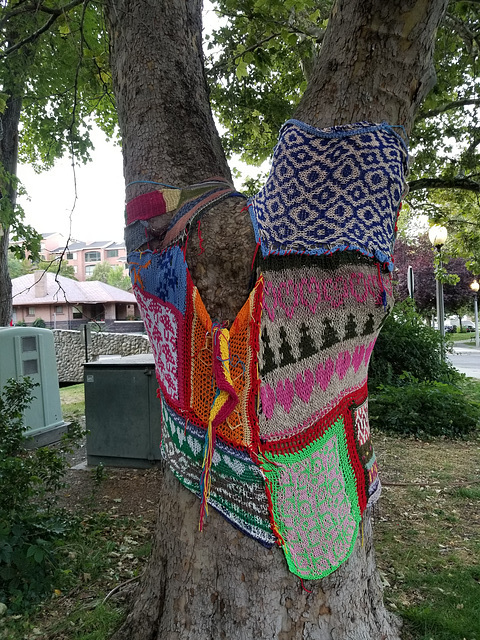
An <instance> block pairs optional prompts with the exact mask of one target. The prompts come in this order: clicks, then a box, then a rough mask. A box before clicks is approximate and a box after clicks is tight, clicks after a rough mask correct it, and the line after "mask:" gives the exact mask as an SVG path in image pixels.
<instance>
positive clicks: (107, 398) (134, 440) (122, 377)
mask: <svg viewBox="0 0 480 640" xmlns="http://www.w3.org/2000/svg"><path fill="white" fill-rule="evenodd" d="M84 371H85V373H84V379H85V420H86V427H87V463H88V464H89V465H98V464H100V463H102V464H104V465H106V466H114V467H137V468H145V467H150V466H152V465H154V464H156V463H158V461H159V460H160V459H161V456H160V441H161V437H162V427H161V424H162V420H161V405H160V400H159V399H158V398H157V388H158V384H157V379H156V377H155V365H154V361H153V356H152V355H151V354H141V355H136V356H126V357H123V358H122V357H114V358H105V359H102V360H99V361H97V362H89V363H87V364H85V365H84Z"/></svg>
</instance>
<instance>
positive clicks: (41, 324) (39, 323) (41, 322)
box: [32, 318, 47, 329]
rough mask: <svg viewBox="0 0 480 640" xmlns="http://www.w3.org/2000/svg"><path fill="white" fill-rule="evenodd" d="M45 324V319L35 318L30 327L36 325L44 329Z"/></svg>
mask: <svg viewBox="0 0 480 640" xmlns="http://www.w3.org/2000/svg"><path fill="white" fill-rule="evenodd" d="M46 326H47V325H46V324H45V320H44V319H43V318H35V320H34V321H33V322H32V327H37V328H38V329H45V327H46Z"/></svg>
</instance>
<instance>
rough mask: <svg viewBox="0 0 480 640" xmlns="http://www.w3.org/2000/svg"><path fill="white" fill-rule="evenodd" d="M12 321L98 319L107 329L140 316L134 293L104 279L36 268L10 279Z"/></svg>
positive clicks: (64, 323)
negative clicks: (82, 279) (83, 278)
mask: <svg viewBox="0 0 480 640" xmlns="http://www.w3.org/2000/svg"><path fill="white" fill-rule="evenodd" d="M12 288H13V291H12V294H13V322H14V323H17V322H22V323H23V322H25V323H26V324H27V325H31V324H33V323H34V321H35V320H36V319H37V318H41V319H42V320H43V321H44V322H45V324H46V326H47V327H49V328H57V329H75V328H78V327H79V325H82V324H85V322H92V321H94V322H98V323H102V325H103V326H104V327H105V329H107V330H118V329H119V327H115V324H116V323H118V322H119V321H120V322H125V321H130V320H138V319H139V318H140V313H139V309H138V307H137V304H136V300H135V296H134V295H133V294H132V293H130V292H128V291H123V290H122V289H117V287H112V286H111V285H109V284H105V283H104V282H97V281H91V282H77V281H76V280H72V279H70V278H64V277H63V276H57V275H56V274H55V273H52V272H50V271H41V270H39V271H35V272H34V273H29V274H27V275H24V276H20V277H19V278H14V279H13V280H12Z"/></svg>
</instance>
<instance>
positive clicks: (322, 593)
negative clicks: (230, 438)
mask: <svg viewBox="0 0 480 640" xmlns="http://www.w3.org/2000/svg"><path fill="white" fill-rule="evenodd" d="M446 4H447V0H396V1H395V2H393V1H392V2H389V3H385V2H384V0H370V1H369V2H364V0H356V1H352V0H348V1H347V0H340V1H338V2H337V3H336V5H335V7H334V9H333V11H332V18H331V20H330V22H329V26H328V29H327V33H326V35H325V40H324V45H323V47H322V51H321V56H320V58H319V60H318V63H317V65H316V68H315V69H314V72H313V75H312V78H311V80H310V83H309V87H308V89H307V92H306V94H305V96H304V98H303V99H302V102H301V104H300V106H299V109H298V111H297V113H296V114H295V115H296V117H297V118H299V119H302V120H303V121H305V122H306V123H308V124H311V125H313V126H317V127H318V126H330V125H333V124H339V123H348V122H357V121H360V120H373V121H376V122H381V121H383V120H388V121H389V122H390V123H391V124H393V125H396V124H402V125H403V126H404V127H405V129H406V130H407V131H409V130H410V128H411V125H412V121H413V115H414V112H415V109H416V107H417V106H418V104H419V102H420V101H421V100H422V99H423V97H424V96H425V94H426V92H427V91H428V89H429V88H430V87H431V85H432V79H433V77H434V74H433V70H432V51H433V41H434V34H435V29H436V27H437V25H438V22H439V20H440V19H441V16H442V14H443V11H444V9H445V7H446ZM107 18H108V21H109V24H110V34H111V52H112V68H113V74H114V85H115V92H116V97H117V107H118V111H119V120H120V124H121V129H122V137H123V140H124V147H123V151H124V173H125V179H126V183H127V200H130V199H131V198H132V197H134V196H136V195H138V194H140V193H142V192H146V191H150V190H151V185H142V184H134V185H131V186H128V185H129V184H130V183H131V182H136V181H138V180H152V181H156V182H162V183H167V184H173V185H187V184H192V183H194V182H196V181H198V180H201V179H205V178H208V177H212V176H215V175H223V176H224V177H226V178H229V177H230V174H229V172H228V169H227V166H226V162H225V158H224V155H223V151H222V149H221V146H220V143H219V138H218V135H217V133H216V131H215V128H214V125H213V120H212V118H211V114H210V110H209V106H208V96H207V91H206V87H205V80H204V74H203V69H202V52H201V42H200V34H201V22H200V2H199V1H198V0H194V1H192V2H182V0H171V1H170V2H168V3H167V2H164V1H161V2H158V1H156V0H150V1H149V0H116V1H113V0H112V1H111V2H110V3H108V6H107ZM243 206H244V201H240V202H239V201H238V200H237V199H235V198H232V199H231V200H229V201H228V205H223V204H220V205H217V206H216V207H214V208H213V209H212V210H211V212H209V213H208V214H207V215H206V216H205V217H204V218H202V233H203V234H204V235H205V236H206V237H207V236H208V238H209V243H208V244H209V246H208V247H206V251H205V252H204V253H201V252H200V251H199V250H198V249H199V239H198V238H196V237H195V234H192V238H191V239H190V240H189V248H188V252H187V258H188V261H189V266H191V271H192V276H193V279H194V281H195V284H197V286H198V288H199V290H200V293H201V296H202V299H203V300H204V302H205V304H206V306H207V310H208V312H209V313H210V315H211V316H212V317H216V318H218V319H220V320H226V321H231V320H232V319H233V318H234V317H235V315H236V313H237V311H238V310H239V309H240V307H241V306H242V304H243V303H244V301H245V300H246V298H247V296H248V292H249V276H250V265H251V261H252V256H253V252H254V249H255V240H254V236H253V233H252V231H251V224H250V222H249V220H248V218H247V214H246V212H242V211H241V209H242V208H243ZM162 218H165V220H162V221H161V222H160V224H162V225H164V224H165V222H168V220H167V218H168V216H167V215H165V216H162ZM210 240H211V242H210ZM199 254H201V255H199ZM192 263H193V266H192ZM227 301H228V304H226V303H227ZM198 512H199V503H198V499H197V498H196V497H195V496H194V495H192V494H191V493H189V492H188V491H187V490H186V489H184V488H183V487H182V486H181V485H180V483H179V482H178V481H177V480H175V479H174V477H173V476H172V474H171V472H170V471H168V470H167V471H165V481H164V483H163V486H162V489H161V495H160V513H159V519H158V524H157V530H156V536H155V545H154V551H153V555H152V558H151V561H150V563H149V566H148V568H147V571H146V574H145V577H144V579H143V581H142V584H141V586H140V589H139V595H138V599H137V601H136V603H135V606H134V608H133V610H132V612H131V614H130V615H129V617H128V619H127V621H126V623H125V624H124V625H123V627H122V628H121V629H120V631H119V632H118V633H117V634H116V635H115V640H127V639H128V640H157V639H158V640H160V639H162V640H166V639H173V638H175V639H176V640H183V639H185V640H187V639H188V640H189V639H191V638H192V639H193V638H195V639H196V640H203V639H205V640H206V639H207V638H239V639H240V638H241V639H245V640H247V639H248V640H250V639H251V638H279V639H281V640H290V639H291V640H300V638H302V639H307V638H308V639H316V640H320V639H322V640H344V639H347V638H348V639H350V640H363V639H365V640H366V639H369V640H370V639H371V638H375V639H380V638H384V639H386V638H388V639H392V640H394V639H396V638H398V623H397V621H396V620H395V619H394V618H393V617H392V616H391V615H390V614H389V613H388V612H387V611H386V610H385V608H384V606H383V602H382V588H381V584H380V580H379V577H378V574H377V571H376V568H375V559H374V551H373V545H372V528H371V519H370V515H369V514H368V512H366V515H365V516H364V519H363V527H362V534H361V535H359V537H358V540H357V543H356V546H355V548H354V551H353V553H352V555H351V557H350V559H349V560H348V561H347V562H345V563H344V564H343V565H342V566H341V568H340V569H338V570H337V571H336V572H334V573H333V574H332V575H330V576H329V577H327V578H324V579H323V580H321V581H314V582H311V581H309V582H308V586H307V588H308V589H309V590H310V592H307V591H306V590H303V589H302V585H301V583H300V581H299V579H298V578H297V577H296V576H294V575H293V574H292V573H290V572H289V571H288V570H287V565H286V562H285V559H284V556H283V553H282V552H281V551H280V550H279V549H277V548H274V549H272V550H266V549H264V548H262V547H261V546H260V545H259V544H258V543H256V542H254V541H252V540H251V539H249V538H247V537H246V536H244V535H243V534H241V533H239V532H238V531H236V530H235V529H233V528H232V527H231V525H229V524H228V523H226V522H225V521H224V520H223V518H222V517H220V516H218V515H217V514H216V513H215V512H213V510H210V513H209V516H208V519H207V523H206V526H205V530H204V531H203V532H202V533H199V532H198Z"/></svg>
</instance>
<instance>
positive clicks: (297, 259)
mask: <svg viewBox="0 0 480 640" xmlns="http://www.w3.org/2000/svg"><path fill="white" fill-rule="evenodd" d="M406 162H407V154H406V148H405V144H404V142H403V140H402V139H401V138H400V137H399V136H398V135H397V133H396V132H395V131H394V130H393V128H392V127H389V126H388V125H385V124H382V125H372V124H369V123H360V124H356V125H348V126H344V127H334V128H330V129H324V130H316V129H313V128H312V127H309V126H307V125H304V124H302V123H299V122H297V121H289V122H287V123H286V125H285V126H284V127H283V128H282V131H281V134H280V140H279V144H278V146H277V148H276V150H275V154H274V160H273V166H272V170H271V172H270V176H269V178H268V180H267V183H266V185H265V187H264V189H262V191H261V192H260V193H259V194H258V196H256V197H255V198H253V199H252V201H251V202H250V203H249V208H250V213H251V217H252V222H253V226H254V228H255V232H256V234H257V240H258V246H259V247H261V251H259V252H258V253H257V256H256V259H255V261H254V270H255V278H256V283H255V286H254V287H253V289H252V291H251V293H250V295H249V297H248V299H247V300H246V302H245V304H244V306H243V307H242V309H241V310H240V311H239V313H238V315H237V317H236V319H235V321H234V322H233V324H232V325H231V326H230V327H229V328H228V329H227V328H226V327H224V326H220V325H218V324H217V323H215V321H214V319H212V318H210V316H209V314H208V312H207V310H206V308H205V306H204V304H203V302H202V299H201V297H200V294H199V292H198V289H197V288H196V287H195V284H194V282H193V281H192V277H191V275H190V272H189V269H188V264H187V262H186V260H185V240H186V237H187V235H188V232H189V228H190V226H191V224H192V221H193V220H196V219H200V217H201V215H203V214H204V213H205V212H206V211H208V210H209V209H210V207H212V206H213V205H214V204H216V203H217V202H219V201H220V200H221V199H222V198H224V197H229V196H230V195H232V194H235V192H234V191H233V188H232V187H230V186H229V185H228V184H226V183H225V181H222V180H219V179H218V180H217V179H215V180H213V181H209V182H207V183H202V184H199V185H194V186H193V187H189V188H186V189H181V190H180V189H178V190H175V189H172V188H161V189H157V190H155V191H153V192H151V193H150V194H145V196H139V198H135V199H134V200H132V201H131V202H129V203H128V204H127V222H128V225H127V228H126V237H127V238H128V243H129V252H130V253H129V257H128V260H129V265H130V273H131V277H132V283H133V286H134V291H135V294H136V297H137V301H138V304H139V306H140V309H141V312H142V316H143V319H144V321H145V327H146V330H147V332H148V334H149V337H150V342H151V344H152V349H153V352H154V357H155V362H156V373H157V379H158V384H159V397H160V401H161V402H162V417H163V426H162V434H163V436H162V443H161V450H162V455H163V456H164V458H165V460H166V461H167V463H168V465H169V466H170V468H171V470H172V471H173V473H174V474H175V475H176V477H177V478H178V479H179V480H180V482H181V483H182V484H183V485H184V486H185V487H187V488H188V489H189V490H190V491H193V492H194V493H196V494H197V495H198V496H199V497H200V499H201V510H200V527H202V525H203V522H204V516H205V515H206V513H207V509H208V505H210V506H212V507H213V508H215V509H216V510H218V511H219V512H220V513H221V514H222V515H223V516H224V517H225V518H226V519H227V520H228V521H229V522H231V523H232V524H233V525H234V526H235V527H237V528H238V529H239V530H241V531H242V532H243V533H245V534H246V535H249V536H251V537H253V538H254V539H256V540H258V541H259V542H260V543H262V544H263V545H265V546H267V547H268V546H272V545H273V544H275V543H277V544H279V545H280V546H282V548H283V550H284V552H285V556H286V559H287V562H288V566H289V568H290V570H291V571H292V572H293V573H295V574H296V575H298V576H300V577H302V578H306V579H318V578H322V577H324V576H326V575H328V574H330V573H331V572H332V571H334V570H335V569H337V568H338V567H339V566H340V564H341V563H342V562H344V561H345V560H346V559H347V558H348V556H349V555H350V553H351V551H352V549H353V547H354V544H355V541H356V538H357V534H358V529H359V524H360V521H361V518H362V513H363V511H364V510H365V508H366V507H367V505H372V504H373V503H375V501H376V500H377V499H378V497H379V494H380V490H381V487H380V481H379V478H378V471H377V462H376V458H375V453H374V450H373V446H372V442H371V438H370V428H369V421H368V398H367V371H368V363H369V360H370V356H371V353H372V349H373V347H374V344H375V340H376V337H377V335H378V332H379V330H380V328H381V325H382V323H383V321H384V319H385V317H386V315H387V313H388V311H389V309H390V307H391V306H392V304H393V297H392V287H391V276H390V267H391V251H392V244H393V239H394V238H393V236H394V229H395V225H396V216H397V212H398V209H399V204H400V197H401V194H402V192H403V191H404V175H405V172H406ZM327 193H328V194H330V196H329V197H327ZM235 195H236V194H235ZM163 213H169V214H170V216H171V221H170V224H169V227H168V229H167V230H166V231H165V232H164V234H165V235H164V237H163V240H162V246H163V248H162V250H159V251H152V250H139V247H142V246H144V245H145V242H148V238H149V233H150V226H149V220H150V219H151V218H153V217H155V216H158V215H162V214H163ZM204 241H205V242H208V238H206V239H204Z"/></svg>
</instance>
